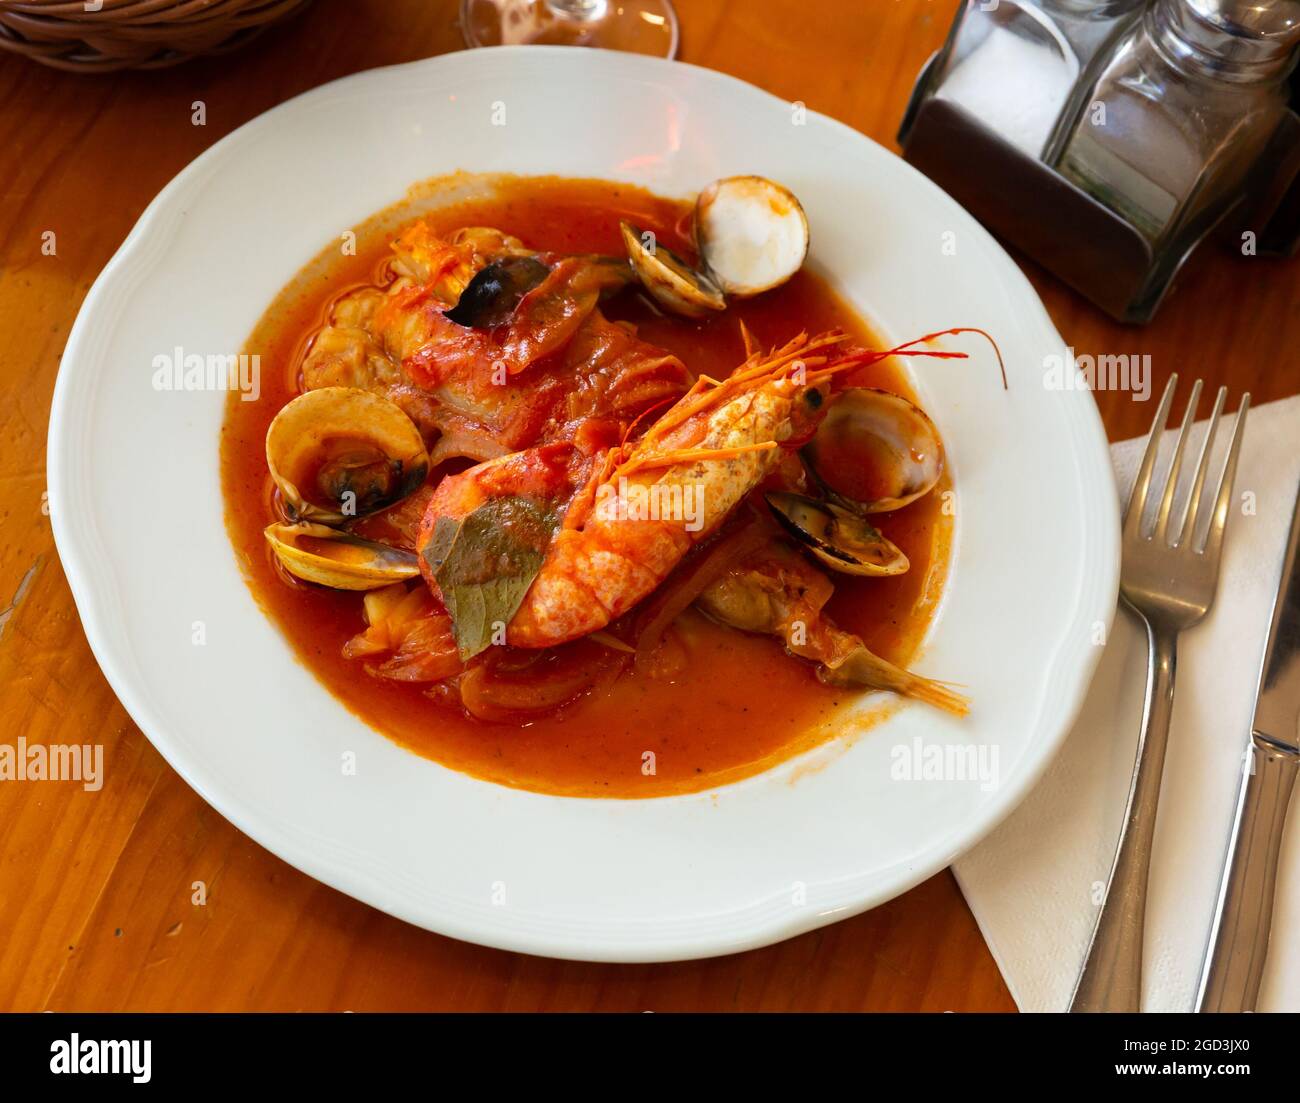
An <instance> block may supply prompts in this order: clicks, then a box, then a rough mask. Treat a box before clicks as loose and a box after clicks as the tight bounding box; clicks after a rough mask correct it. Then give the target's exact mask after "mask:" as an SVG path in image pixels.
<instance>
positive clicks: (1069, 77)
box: [913, 0, 1145, 158]
mask: <svg viewBox="0 0 1300 1103" xmlns="http://www.w3.org/2000/svg"><path fill="white" fill-rule="evenodd" d="M1144 2H1145V0H966V3H965V6H964V7H963V9H962V10H961V11H960V12H959V14H958V16H957V20H956V22H955V23H954V24H953V27H952V31H951V32H950V34H949V37H948V41H947V43H946V44H945V46H944V48H943V50H942V51H941V52H940V54H939V55H938V56H937V57H936V58H935V59H934V62H933V63H932V64H931V66H930V67H929V71H928V74H927V78H926V80H925V84H926V86H927V89H926V90H925V91H922V90H920V89H918V93H920V95H918V97H917V105H916V107H917V108H919V106H920V100H921V99H922V98H923V97H924V96H925V95H926V93H927V92H928V94H929V95H932V96H934V97H936V98H938V99H942V100H945V101H947V102H948V103H951V104H954V105H955V106H957V107H960V108H961V109H962V110H964V111H966V112H967V113H969V114H970V115H971V116H973V117H974V118H976V119H978V120H979V121H980V122H981V123H982V124H983V125H984V126H986V127H988V129H989V130H991V131H992V132H993V133H995V134H996V135H998V137H1000V138H1002V139H1003V140H1004V141H1006V142H1008V143H1010V144H1011V145H1013V146H1015V147H1016V148H1017V149H1019V150H1020V151H1021V152H1022V153H1025V154H1026V155H1028V156H1030V157H1035V158H1040V157H1043V156H1044V155H1047V154H1050V153H1051V151H1052V150H1053V148H1054V147H1055V146H1057V145H1059V144H1060V142H1061V141H1062V134H1063V131H1062V124H1061V120H1062V119H1063V118H1066V119H1068V120H1071V121H1072V120H1073V116H1074V112H1073V111H1072V110H1070V108H1071V106H1072V103H1073V101H1074V99H1075V98H1076V95H1077V91H1078V89H1079V88H1080V85H1081V83H1082V82H1083V81H1084V80H1086V78H1087V75H1088V74H1090V73H1091V71H1092V63H1093V61H1094V59H1095V58H1096V57H1097V56H1099V55H1100V54H1101V53H1102V52H1103V51H1104V48H1105V47H1106V46H1107V45H1108V44H1109V43H1110V42H1111V41H1112V40H1113V39H1114V38H1116V37H1117V36H1118V35H1119V34H1120V33H1121V32H1122V31H1123V29H1124V28H1126V27H1127V26H1128V25H1129V24H1131V23H1132V22H1133V20H1135V19H1136V18H1137V17H1138V16H1139V14H1140V13H1141V10H1142V6H1143V4H1144ZM1088 83H1090V81H1089V82H1088ZM915 109H916V108H913V110H915Z"/></svg>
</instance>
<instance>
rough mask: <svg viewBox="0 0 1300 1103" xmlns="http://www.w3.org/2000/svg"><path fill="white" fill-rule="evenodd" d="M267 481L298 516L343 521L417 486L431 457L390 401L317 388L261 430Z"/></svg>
mask: <svg viewBox="0 0 1300 1103" xmlns="http://www.w3.org/2000/svg"><path fill="white" fill-rule="evenodd" d="M266 463H267V466H268V467H269V468H270V471H271V478H273V479H274V480H275V483H276V485H277V486H278V487H279V488H280V493H281V494H282V495H283V496H284V500H285V503H286V505H287V506H288V508H289V509H290V511H291V512H292V513H293V515H294V516H295V517H296V518H299V519H302V520H308V521H326V522H340V521H345V520H350V519H352V518H354V517H364V516H366V515H367V514H370V513H376V512H378V511H379V510H381V509H385V508H387V507H388V506H390V505H392V504H393V503H394V502H397V501H400V500H401V499H403V498H405V497H406V496H407V495H408V494H411V493H412V492H413V491H415V490H416V489H418V488H419V486H420V485H421V484H422V483H423V482H424V479H425V476H426V475H427V474H428V473H429V456H428V453H427V452H426V451H425V448H424V439H423V438H422V437H421V436H420V430H419V429H417V428H416V426H415V423H414V422H413V421H412V420H411V419H410V418H409V417H407V415H406V413H405V412H404V411H403V410H402V408H401V407H400V406H398V405H397V404H396V403H395V402H391V401H390V400H389V399H387V398H384V397H383V396H382V395H378V394H375V393H373V392H371V391H363V390H358V389H356V388H353V387H321V388H320V389H319V390H314V391H307V392H306V393H305V394H301V395H299V396H298V397H297V398H295V399H294V400H293V401H292V402H290V403H289V404H288V405H286V406H285V407H284V409H282V410H281V411H280V412H279V413H278V414H276V416H275V419H274V420H273V421H272V422H271V426H270V428H269V429H268V430H267V432H266Z"/></svg>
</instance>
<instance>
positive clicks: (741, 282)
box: [621, 176, 808, 318]
mask: <svg viewBox="0 0 1300 1103" xmlns="http://www.w3.org/2000/svg"><path fill="white" fill-rule="evenodd" d="M621 229H622V231H623V244H624V246H625V248H626V249H627V255H628V258H629V260H630V261H631V264H632V269H633V271H635V273H636V275H637V278H638V279H639V280H640V281H641V285H642V286H643V287H644V288H645V289H646V291H647V292H649V294H650V295H651V296H652V297H653V298H654V299H655V301H656V302H658V303H659V305H660V306H662V307H663V308H664V309H665V310H668V311H670V312H671V313H673V314H680V315H683V316H685V317H687V318H703V317H704V316H705V315H707V314H708V313H709V312H710V311H718V310H725V309H726V306H727V299H728V298H735V299H744V298H749V297H751V296H753V295H758V294H761V293H762V292H764V291H770V290H771V289H772V288H774V287H779V286H780V285H781V284H783V283H785V282H786V281H787V280H788V279H790V277H791V276H793V275H794V274H795V273H796V272H798V271H799V269H800V268H801V267H802V266H803V262H804V258H805V257H806V256H807V255H808V219H807V218H806V217H805V216H804V212H803V208H802V207H801V206H800V205H799V200H797V199H796V198H795V197H794V196H793V195H792V194H791V193H790V192H789V191H788V190H787V189H786V188H783V187H781V185H780V184H776V183H773V182H772V181H771V180H767V179H765V178H764V177H762V176H730V177H727V178H726V179H724V180H717V181H715V182H714V183H712V184H710V185H709V186H708V187H707V188H705V189H704V191H703V192H701V193H700V196H699V198H698V199H697V200H696V203H695V212H694V231H693V232H694V236H695V246H696V251H697V252H698V254H699V258H700V261H699V267H698V268H692V267H691V266H690V265H689V264H687V263H686V262H685V261H684V260H682V258H681V257H679V256H678V255H677V254H676V253H674V252H673V251H672V250H671V249H668V248H667V247H666V246H664V245H662V244H654V245H651V244H649V243H647V241H646V235H645V234H643V233H642V232H641V230H639V229H638V228H637V227H635V226H633V225H632V224H631V223H629V222H624V223H622V224H621Z"/></svg>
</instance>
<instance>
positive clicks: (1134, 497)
mask: <svg viewBox="0 0 1300 1103" xmlns="http://www.w3.org/2000/svg"><path fill="white" fill-rule="evenodd" d="M1177 386H1178V373H1177V372H1174V374H1173V375H1171V376H1170V377H1169V382H1168V383H1166V384H1165V393H1164V394H1163V395H1161V396H1160V405H1159V406H1158V407H1157V408H1156V416H1155V420H1154V421H1152V422H1151V435H1150V436H1149V437H1147V450H1146V452H1145V453H1144V454H1143V456H1142V466H1141V467H1139V468H1138V473H1137V479H1135V480H1134V482H1133V492H1132V493H1131V494H1130V495H1129V498H1128V512H1127V513H1125V514H1124V535H1125V537H1128V536H1130V535H1134V534H1139V533H1140V532H1141V530H1142V514H1144V513H1145V512H1146V508H1147V491H1148V490H1150V488H1151V472H1152V471H1153V470H1154V469H1155V466H1156V456H1157V455H1158V454H1159V452H1160V436H1161V434H1162V433H1164V431H1165V422H1166V421H1168V420H1169V407H1170V406H1172V405H1173V404H1174V389H1175V388H1176V387H1177Z"/></svg>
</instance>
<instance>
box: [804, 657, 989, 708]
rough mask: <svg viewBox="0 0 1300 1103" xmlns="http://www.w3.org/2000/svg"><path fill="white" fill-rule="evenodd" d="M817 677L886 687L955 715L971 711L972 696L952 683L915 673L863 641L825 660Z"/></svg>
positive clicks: (832, 682)
mask: <svg viewBox="0 0 1300 1103" xmlns="http://www.w3.org/2000/svg"><path fill="white" fill-rule="evenodd" d="M818 677H819V678H820V679H821V680H822V681H823V682H825V683H826V684H827V685H833V686H862V687H866V688H868V689H887V690H890V691H892V692H894V693H899V694H902V695H903V696H904V697H910V698H912V699H913V700H915V701H924V702H925V703H926V704H927V705H933V706H934V707H935V708H938V709H942V710H943V711H944V712H949V713H952V714H953V715H954V716H965V715H966V714H967V713H968V712H970V698H968V697H966V696H965V695H964V694H962V693H959V692H957V690H956V689H955V688H954V687H953V685H952V684H951V683H949V682H939V681H935V680H934V679H932V678H925V677H922V676H921V675H920V674H913V673H912V672H911V671H910V670H904V669H903V668H902V667H898V666H895V665H894V664H893V663H891V662H887V661H886V660H885V659H882V658H881V657H880V656H879V655H876V654H874V653H872V652H871V651H868V650H867V648H866V647H865V646H862V645H860V644H859V645H858V646H857V647H855V648H854V649H853V650H852V651H850V652H849V654H848V655H847V656H846V657H845V658H844V659H843V661H841V662H838V663H836V664H834V665H831V664H829V663H827V664H823V666H822V667H821V669H820V670H819V671H818Z"/></svg>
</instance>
